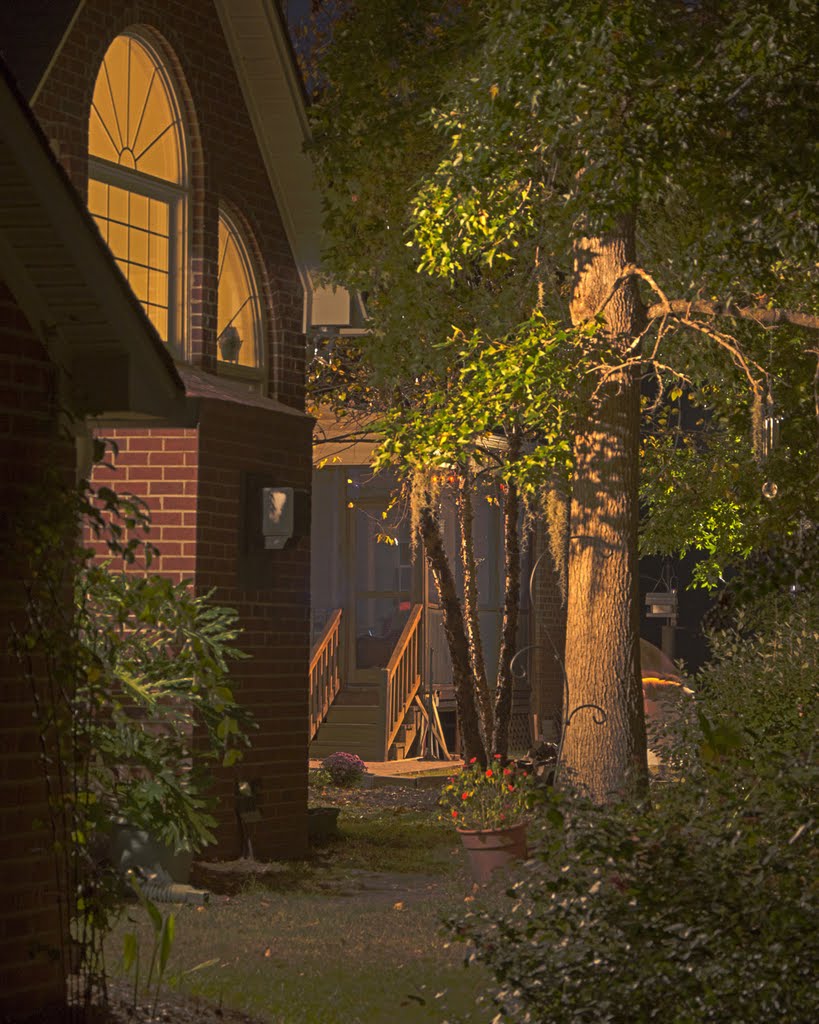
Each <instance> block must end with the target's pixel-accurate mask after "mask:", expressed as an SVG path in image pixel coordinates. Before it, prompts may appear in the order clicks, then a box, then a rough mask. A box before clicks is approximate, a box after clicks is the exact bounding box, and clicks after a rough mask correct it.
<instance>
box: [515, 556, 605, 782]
mask: <svg viewBox="0 0 819 1024" xmlns="http://www.w3.org/2000/svg"><path fill="white" fill-rule="evenodd" d="M545 555H546V552H545V551H544V552H543V553H542V554H541V555H540V556H539V557H538V558H537V560H536V561H535V564H534V565H533V566H532V570H531V572H530V573H529V607H530V608H533V607H534V580H535V573H536V572H537V570H538V568H539V567H540V563H541V562H542V561H543V559H544V557H545ZM549 642H550V643H551V645H552V650H553V651H554V655H555V658H556V660H557V663H558V664H559V665H560V671H561V674H562V676H563V714H562V716H561V721H560V736H559V738H558V743H557V757H556V760H555V771H554V777H555V780H556V779H557V776H558V773H559V771H560V765H561V760H562V757H563V745H564V743H565V740H566V730H567V729H568V728H569V726H570V725H571V724H572V721H573V719H574V716H575V715H576V714H577V713H578V712H579V711H587V710H593V711H595V712H596V713H595V714H594V715H593V716H592V721H593V722H594V724H595V725H605V724H606V722H607V721H608V714H607V712H606V710H605V708H603V707H601V706H600V705H599V704H595V703H594V702H592V701H589V702H586V703H584V704H578V705H577V706H576V707H573V708H571V710H569V708H570V704H569V679H568V676H567V675H566V664H565V662H564V660H563V658H562V657H561V654H560V651H558V649H557V647H556V645H555V642H554V640H553V639H552V637H551V636H550V637H549ZM543 646H544V645H543V644H527V645H526V646H525V647H521V649H520V650H519V651H517V652H516V653H515V655H514V657H513V658H512V661H511V663H510V666H509V667H510V670H511V672H512V675H513V676H514V677H515V678H516V679H521V680H523V679H525V678H526V675H527V673H526V666H525V665H524V664H523V662H522V661H519V659H520V658H522V656H523V655H524V654H526V653H527V652H528V651H532V650H539V649H542V648H543Z"/></svg>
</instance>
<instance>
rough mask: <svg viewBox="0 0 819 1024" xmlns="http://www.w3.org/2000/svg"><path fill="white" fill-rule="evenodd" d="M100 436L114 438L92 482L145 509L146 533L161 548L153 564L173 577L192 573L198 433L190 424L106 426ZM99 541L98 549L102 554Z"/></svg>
mask: <svg viewBox="0 0 819 1024" xmlns="http://www.w3.org/2000/svg"><path fill="white" fill-rule="evenodd" d="M98 434H99V436H100V437H103V438H105V439H107V440H109V441H112V442H114V444H115V446H116V447H115V448H113V449H111V450H110V451H109V454H108V456H107V458H106V459H105V462H106V463H110V464H111V465H112V466H113V467H114V471H113V472H112V471H110V470H108V469H105V468H100V469H97V470H96V472H95V473H94V478H93V479H94V484H95V486H100V485H106V486H109V487H112V488H113V489H114V490H115V491H117V492H118V493H119V494H126V493H130V494H136V495H138V496H139V497H140V498H142V499H143V501H145V502H146V503H147V505H148V507H149V509H150V516H151V528H150V533H149V534H148V538H147V539H149V540H150V541H151V542H152V543H153V544H155V545H156V546H157V547H158V548H159V549H160V552H161V556H162V557H161V564H160V565H158V566H156V568H158V569H160V570H161V572H162V573H163V574H165V575H167V576H173V577H174V578H175V579H177V580H180V579H193V578H194V576H195V574H196V482H197V460H198V455H197V450H198V445H199V442H198V432H197V431H196V429H195V428H191V429H186V430H183V429H176V428H157V427H151V428H142V429H140V430H134V429H126V428H122V427H119V428H117V427H106V428H103V429H101V430H99V431H98ZM104 553H105V552H104V550H103V548H102V547H101V546H100V554H104Z"/></svg>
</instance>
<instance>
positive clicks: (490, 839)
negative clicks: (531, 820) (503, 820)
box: [458, 822, 527, 885]
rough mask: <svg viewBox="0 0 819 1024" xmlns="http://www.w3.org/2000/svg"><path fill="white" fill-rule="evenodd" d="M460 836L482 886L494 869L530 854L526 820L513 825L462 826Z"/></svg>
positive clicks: (472, 868)
mask: <svg viewBox="0 0 819 1024" xmlns="http://www.w3.org/2000/svg"><path fill="white" fill-rule="evenodd" d="M458 835H459V836H460V837H461V842H462V843H463V847H464V849H465V850H466V856H467V859H468V860H469V871H470V874H471V875H472V880H473V881H475V882H477V883H478V884H479V885H484V884H485V883H486V882H489V881H490V880H491V878H492V873H493V872H494V871H498V870H503V869H505V868H507V867H508V866H509V865H510V864H511V863H512V861H515V860H525V859H526V856H527V849H526V823H525V822H521V823H520V824H519V825H510V826H509V828H481V829H466V828H459V829H458Z"/></svg>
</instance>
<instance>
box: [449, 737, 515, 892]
mask: <svg viewBox="0 0 819 1024" xmlns="http://www.w3.org/2000/svg"><path fill="white" fill-rule="evenodd" d="M533 801H534V791H533V787H532V785H531V777H530V775H529V773H528V772H526V771H523V770H519V769H517V768H515V767H513V766H511V765H504V764H503V762H502V759H501V757H500V755H499V754H496V755H495V758H494V759H493V761H492V762H491V763H490V765H489V766H488V767H487V768H483V767H482V766H481V765H480V764H477V763H476V759H475V758H472V760H471V761H470V763H469V765H467V766H466V767H465V768H464V769H463V770H462V771H461V773H460V775H457V776H455V777H453V778H451V779H450V780H449V782H448V783H447V785H446V786H444V789H443V792H442V794H441V800H440V803H441V806H443V807H445V808H446V809H447V810H448V811H449V817H450V820H451V821H452V823H453V824H454V825H455V828H456V829H457V830H458V834H459V835H460V837H461V842H462V844H463V846H464V849H465V850H466V853H467V858H468V860H469V868H470V872H471V874H472V878H473V880H474V881H475V882H478V883H480V884H483V883H485V882H488V881H489V880H490V878H491V877H492V873H493V871H495V870H497V869H499V868H504V867H506V866H507V865H508V864H509V863H510V862H511V861H513V860H520V859H524V858H525V857H526V855H527V850H526V823H527V816H528V812H529V810H530V808H531V806H532V803H533Z"/></svg>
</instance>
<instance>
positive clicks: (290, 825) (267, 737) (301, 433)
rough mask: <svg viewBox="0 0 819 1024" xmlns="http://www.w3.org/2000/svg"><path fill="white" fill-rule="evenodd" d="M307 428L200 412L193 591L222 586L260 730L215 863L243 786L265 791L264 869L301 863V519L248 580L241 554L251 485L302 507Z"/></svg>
mask: <svg viewBox="0 0 819 1024" xmlns="http://www.w3.org/2000/svg"><path fill="white" fill-rule="evenodd" d="M311 428H312V420H310V419H308V418H307V417H304V416H296V415H289V414H286V413H284V414H283V413H277V412H274V411H268V410H266V409H261V408H258V407H255V406H250V405H247V406H244V405H241V406H240V405H235V404H233V403H229V402H217V401H210V400H203V401H202V413H201V421H200V442H201V444H200V456H199V506H198V508H199V517H198V543H199V558H198V567H197V577H196V578H197V585H198V587H199V589H200V591H206V590H209V589H210V588H212V587H215V588H216V600H218V601H219V602H220V603H222V604H226V605H229V606H230V607H233V608H236V609H237V610H238V612H239V615H240V622H241V625H242V628H243V630H244V633H243V636H242V640H241V644H240V646H241V647H242V648H243V649H244V650H245V651H247V652H248V653H249V654H250V655H251V658H250V659H249V660H247V661H242V662H238V663H236V665H235V667H234V669H233V671H232V675H233V677H234V680H235V682H236V686H237V696H238V697H239V699H240V700H241V701H242V703H243V704H245V705H246V706H247V707H249V708H250V710H251V711H252V712H253V714H254V716H255V719H256V722H257V723H258V726H259V728H258V730H257V731H256V733H255V734H254V738H253V745H252V748H251V750H250V751H248V752H247V753H246V754H245V758H244V760H243V762H242V763H241V764H240V765H239V766H237V768H236V769H235V770H234V771H232V772H230V773H223V775H222V777H221V779H220V793H221V796H222V798H223V799H222V805H221V808H220V812H219V814H220V820H221V822H222V823H223V828H222V831H221V837H222V844H221V846H220V848H219V849H218V850H217V851H214V855H217V856H221V855H226V856H236V855H238V854H240V853H241V852H242V851H241V849H240V848H239V847H238V846H237V843H238V840H239V833H238V831H237V830H236V826H235V812H234V800H233V786H234V784H235V782H236V781H237V780H238V779H246V780H247V781H249V782H258V793H257V795H258V803H259V810H260V812H261V816H262V821H261V822H260V823H258V824H255V825H252V826H250V831H249V836H250V839H251V842H252V844H253V852H254V854H255V855H256V856H257V857H259V858H262V859H265V858H275V857H295V856H299V855H300V854H303V853H305V852H306V830H307V728H308V723H307V674H308V661H309V609H310V528H309V517H307V516H304V517H303V518H301V517H299V519H298V521H297V524H296V528H297V529H296V532H297V534H298V536H297V537H294V539H293V540H291V541H290V542H289V543H288V545H287V547H286V548H285V549H284V550H282V551H270V552H259V553H257V554H253V555H252V558H253V562H254V565H253V569H254V574H253V578H252V579H251V580H248V579H247V578H246V577H244V575H243V573H242V566H241V553H242V549H243V547H244V546H245V545H246V543H247V542H248V541H250V543H251V544H254V545H255V544H258V543H260V540H261V536H260V535H261V502H259V504H258V506H257V505H256V504H255V503H252V504H251V506H250V507H249V508H248V509H247V510H246V511H245V510H243V502H242V494H241V490H242V487H243V485H244V484H245V483H246V480H247V476H248V474H250V475H252V476H253V477H254V478H258V479H259V480H262V481H263V482H264V485H265V486H289V487H293V488H294V489H296V490H297V491H301V492H302V494H303V495H305V496H306V494H307V493H308V491H309V488H310V474H311V463H310V452H311V434H312V429H311ZM243 518H244V521H242V520H243ZM248 531H251V533H250V535H249V536H248ZM231 826H232V828H231ZM231 844H232V846H231Z"/></svg>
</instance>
